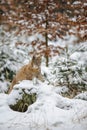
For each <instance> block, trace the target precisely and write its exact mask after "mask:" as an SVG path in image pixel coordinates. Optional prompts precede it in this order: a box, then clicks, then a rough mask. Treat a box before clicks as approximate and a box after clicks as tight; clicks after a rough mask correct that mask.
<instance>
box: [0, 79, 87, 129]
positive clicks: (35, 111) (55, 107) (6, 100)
mask: <svg viewBox="0 0 87 130" xmlns="http://www.w3.org/2000/svg"><path fill="white" fill-rule="evenodd" d="M22 89H24V90H25V91H26V92H27V93H36V94H37V99H36V102H35V103H33V104H32V105H30V106H29V107H28V110H27V111H26V112H24V113H21V112H16V111H13V110H12V109H11V108H10V107H9V104H11V103H13V102H14V101H15V98H17V97H18V96H19V92H20V91H21V90H22ZM58 89H59V88H57V87H54V86H52V85H48V84H47V82H44V83H42V82H40V81H37V83H34V82H33V81H28V80H24V81H22V82H20V83H19V84H17V85H15V86H14V89H13V90H12V92H11V93H10V94H9V95H8V94H4V93H1V94H0V99H1V101H0V130H20V129H21V130H73V129H74V130H77V129H79V130H87V101H84V100H80V99H68V98H64V97H62V96H61V95H59V90H58Z"/></svg>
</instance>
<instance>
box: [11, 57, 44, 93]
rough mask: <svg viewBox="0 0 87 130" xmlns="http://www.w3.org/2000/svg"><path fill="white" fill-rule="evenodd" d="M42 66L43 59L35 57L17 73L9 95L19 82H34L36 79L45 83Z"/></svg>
mask: <svg viewBox="0 0 87 130" xmlns="http://www.w3.org/2000/svg"><path fill="white" fill-rule="evenodd" d="M40 65H41V58H40V57H33V58H32V61H31V62H30V63H29V64H27V65H24V66H23V67H22V68H21V69H20V70H19V71H18V72H17V74H16V76H15V77H14V79H13V81H12V83H11V86H10V90H9V92H8V93H10V92H11V91H12V89H13V87H14V85H15V84H18V82H19V81H22V80H32V79H33V78H35V77H36V78H38V79H39V80H41V81H44V78H43V76H42V74H41V69H40Z"/></svg>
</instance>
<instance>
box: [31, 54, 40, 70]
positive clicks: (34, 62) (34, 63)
mask: <svg viewBox="0 0 87 130" xmlns="http://www.w3.org/2000/svg"><path fill="white" fill-rule="evenodd" d="M40 65H41V57H40V56H33V58H32V66H33V67H36V68H39V67H40Z"/></svg>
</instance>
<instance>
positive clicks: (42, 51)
mask: <svg viewBox="0 0 87 130" xmlns="http://www.w3.org/2000/svg"><path fill="white" fill-rule="evenodd" d="M33 55H40V56H42V72H43V75H44V76H45V79H46V80H47V81H48V82H49V83H50V84H53V85H54V86H61V87H64V86H67V88H68V93H67V92H64V93H62V95H64V96H67V97H70V98H72V97H74V96H76V95H77V94H79V93H82V92H84V91H87V0H0V92H7V91H8V89H9V85H10V82H11V81H12V79H13V76H14V75H15V73H16V72H17V70H18V69H19V68H20V67H21V66H23V65H24V64H26V63H28V62H29V60H30V59H31V57H32V56H33ZM46 68H49V71H46ZM86 100H87V99H86Z"/></svg>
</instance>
